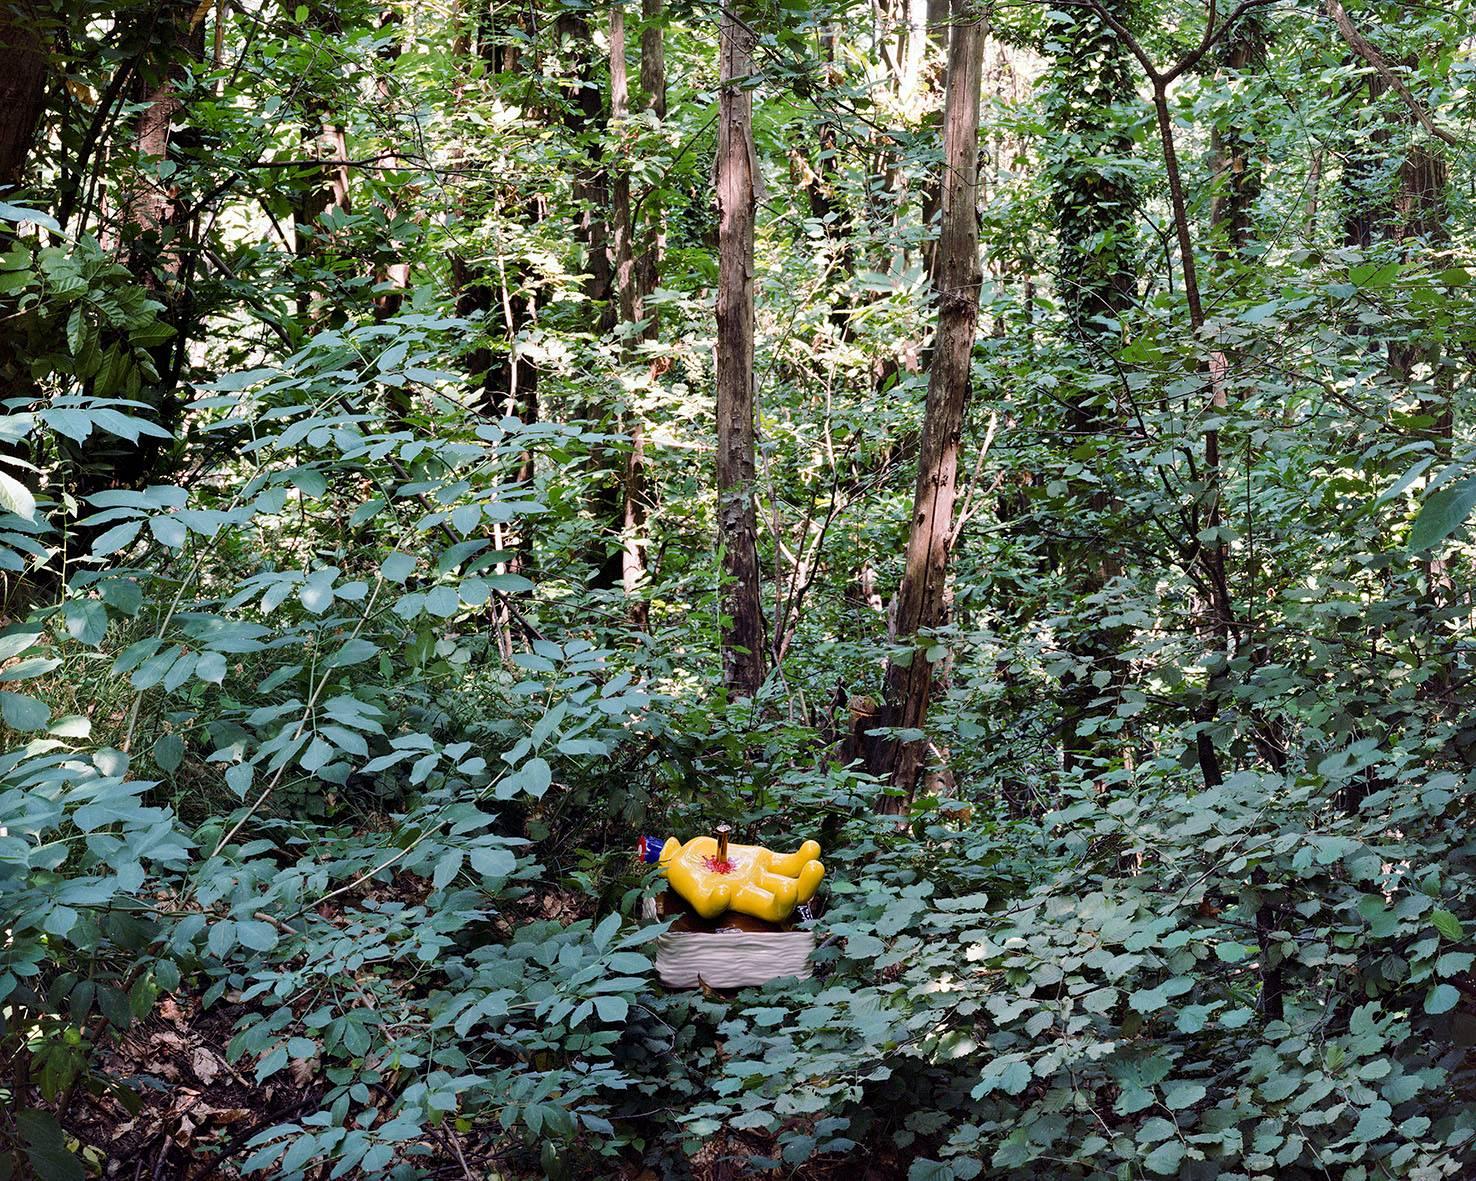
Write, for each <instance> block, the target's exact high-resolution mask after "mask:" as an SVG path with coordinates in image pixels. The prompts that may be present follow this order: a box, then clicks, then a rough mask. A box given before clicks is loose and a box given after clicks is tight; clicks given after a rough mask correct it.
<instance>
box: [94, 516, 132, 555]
mask: <svg viewBox="0 0 1476 1181" xmlns="http://www.w3.org/2000/svg"><path fill="white" fill-rule="evenodd" d="M142 528H143V522H142V521H124V522H123V524H121V525H114V526H113V527H112V528H111V529H109V530H108V531H107V532H106V533H103V534H101V535H100V536H99V537H98V539H97V540H96V541H94V542H93V543H92V556H93V557H94V558H105V557H107V556H108V555H109V554H115V553H117V552H118V551H119V550H120V549H122V548H123V547H124V546H127V545H131V544H132V542H133V539H134V538H135V537H137V536H138V531H139V530H140V529H142Z"/></svg>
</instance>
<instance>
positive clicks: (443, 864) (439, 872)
mask: <svg viewBox="0 0 1476 1181" xmlns="http://www.w3.org/2000/svg"><path fill="white" fill-rule="evenodd" d="M463 860H464V857H463V855H462V852H461V850H460V849H451V850H449V851H448V852H445V853H443V854H441V859H440V860H439V861H438V862H436V871H435V873H434V874H433V875H432V876H431V885H432V886H434V887H435V888H436V889H437V890H443V889H445V888H446V887H447V886H449V885H450V884H451V882H452V881H453V880H454V879H455V877H456V875H457V874H458V873H460V872H461V863H462V861H463Z"/></svg>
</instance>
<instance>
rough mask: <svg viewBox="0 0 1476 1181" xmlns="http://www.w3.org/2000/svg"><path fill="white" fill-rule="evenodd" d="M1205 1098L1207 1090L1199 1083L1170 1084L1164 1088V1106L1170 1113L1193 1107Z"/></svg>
mask: <svg viewBox="0 0 1476 1181" xmlns="http://www.w3.org/2000/svg"><path fill="white" fill-rule="evenodd" d="M1204 1096H1205V1089H1204V1087H1203V1086H1202V1085H1201V1084H1199V1083H1187V1082H1180V1083H1168V1084H1166V1085H1165V1086H1164V1088H1163V1104H1164V1106H1165V1107H1167V1108H1168V1109H1169V1110H1170V1111H1178V1110H1179V1109H1180V1108H1184V1107H1193V1106H1194V1105H1195V1104H1196V1103H1198V1102H1199V1101H1200V1100H1201V1099H1203V1098H1204Z"/></svg>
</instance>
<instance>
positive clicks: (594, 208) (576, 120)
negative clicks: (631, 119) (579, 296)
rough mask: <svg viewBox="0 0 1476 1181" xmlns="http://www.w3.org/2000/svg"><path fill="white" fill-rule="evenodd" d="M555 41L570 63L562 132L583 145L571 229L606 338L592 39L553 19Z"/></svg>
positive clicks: (604, 237) (602, 177)
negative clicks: (556, 33)
mask: <svg viewBox="0 0 1476 1181" xmlns="http://www.w3.org/2000/svg"><path fill="white" fill-rule="evenodd" d="M559 33H560V39H561V41H562V42H563V43H564V45H565V46H567V47H568V48H569V50H570V52H571V53H572V54H573V57H574V70H575V76H574V83H573V85H572V86H571V88H570V89H571V91H572V93H571V94H570V96H569V97H570V99H571V100H572V101H571V102H570V103H569V104H568V105H567V106H566V107H565V109H564V126H565V128H567V130H568V131H569V134H570V136H571V137H572V138H573V139H574V140H575V141H576V147H577V146H578V144H577V141H579V140H583V141H584V145H583V148H584V150H583V153H582V156H581V158H580V162H579V165H578V166H577V168H576V169H575V174H574V185H573V188H574V194H573V195H574V204H575V207H576V209H577V211H578V213H577V217H578V222H577V225H576V229H577V231H578V234H579V239H580V241H581V242H582V243H583V244H584V248H585V254H586V260H585V266H586V268H587V270H588V275H587V277H586V279H585V285H584V294H585V296H586V297H587V298H588V299H589V301H590V303H591V304H592V305H593V306H594V307H595V309H596V310H597V313H598V325H597V327H598V328H599V330H600V331H601V332H609V331H610V329H612V328H614V327H615V321H616V316H617V309H616V307H615V304H614V301H613V300H612V299H611V292H612V291H613V289H614V277H615V276H614V270H613V268H612V266H611V264H610V229H609V226H608V224H607V223H606V221H605V214H606V210H607V209H608V208H609V204H610V178H609V170H608V168H607V167H606V161H605V152H604V148H603V146H602V145H601V139H602V134H601V133H602V132H603V130H604V122H605V120H604V103H603V101H602V100H601V98H600V88H599V84H598V81H597V72H596V68H595V51H594V38H593V36H592V35H591V33H590V28H589V21H588V20H587V19H586V18H585V17H584V16H583V15H582V14H578V13H566V14H565V15H563V16H561V17H560V18H559Z"/></svg>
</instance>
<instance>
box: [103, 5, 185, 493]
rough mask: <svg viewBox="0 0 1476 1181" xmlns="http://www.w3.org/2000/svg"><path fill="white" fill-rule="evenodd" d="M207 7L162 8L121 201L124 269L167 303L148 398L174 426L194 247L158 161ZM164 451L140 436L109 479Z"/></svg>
mask: <svg viewBox="0 0 1476 1181" xmlns="http://www.w3.org/2000/svg"><path fill="white" fill-rule="evenodd" d="M204 15H205V14H204V12H203V10H201V9H199V8H198V6H197V5H196V4H195V3H192V2H191V0H167V2H166V4H165V5H164V7H163V8H162V9H161V11H160V16H159V25H158V30H159V36H158V38H157V40H156V42H155V43H154V46H153V49H152V53H153V59H152V60H151V61H150V62H149V63H148V64H147V66H146V67H145V68H144V69H143V70H142V71H141V72H140V74H139V76H138V79H137V84H138V85H137V91H136V95H135V97H136V99H137V101H139V102H141V103H142V104H143V109H142V110H141V111H140V112H139V115H138V122H137V125H136V133H135V138H136V144H137V148H138V155H139V160H140V164H141V168H140V172H139V174H138V175H137V176H136V177H135V180H134V186H135V187H134V189H133V191H132V192H131V193H130V195H129V198H128V200H127V202H126V204H125V206H124V223H125V226H126V229H125V231H124V234H125V241H126V243H127V259H128V269H129V270H130V271H132V272H133V274H134V275H135V277H136V278H137V279H138V281H139V282H140V283H141V284H142V285H143V286H144V287H145V288H147V289H148V291H149V293H150V294H151V295H152V296H153V297H154V298H155V299H157V300H158V301H159V302H160V303H161V304H163V305H164V311H163V313H162V315H161V317H160V318H161V319H163V320H164V321H165V322H166V323H168V324H170V325H171V326H172V327H173V328H174V329H175V335H174V337H173V338H172V339H170V340H169V341H168V342H166V343H164V344H161V345H159V346H157V347H156V348H154V349H151V350H150V354H151V359H152V361H153V364H154V368H155V369H156V370H157V372H158V381H157V382H155V383H153V385H152V388H151V389H149V390H147V392H146V395H147V397H148V398H149V400H150V401H152V402H153V403H154V405H155V409H156V413H157V416H158V419H159V424H160V425H161V426H163V427H164V428H165V429H166V430H171V431H172V430H173V429H174V428H175V426H176V425H177V421H178V418H179V414H180V406H179V403H178V399H177V398H176V396H175V392H174V391H175V387H176V386H177V385H178V382H179V377H180V373H181V370H182V368H183V365H184V361H185V357H186V348H187V345H188V342H189V327H190V323H189V321H190V315H189V310H188V305H189V299H190V293H189V276H190V274H191V264H192V252H193V249H194V247H193V245H192V243H191V242H190V241H189V234H190V228H189V226H188V225H187V224H186V217H187V214H186V209H185V206H184V203H183V202H182V201H181V199H180V190H179V186H178V185H177V184H175V183H173V182H172V181H171V180H170V179H169V177H168V176H165V175H160V171H159V169H160V166H161V165H162V164H163V163H165V162H166V161H168V160H169V158H170V156H171V155H172V154H177V152H178V148H179V146H180V142H181V141H182V140H183V139H184V136H185V134H186V133H185V132H182V131H180V130H179V129H178V126H177V125H179V124H182V123H183V122H184V118H183V116H184V102H183V99H182V98H181V97H180V94H179V87H180V85H181V83H183V82H184V81H185V79H186V77H187V76H188V72H189V69H190V67H191V66H192V65H193V64H194V63H197V62H199V61H200V59H201V58H202V57H203V56H204V52H205V22H204ZM160 454H161V448H160V444H159V441H158V440H157V439H152V438H148V437H145V438H144V439H141V440H140V441H139V442H138V443H137V444H136V445H135V446H134V447H132V448H131V449H130V450H128V451H127V452H125V453H123V454H122V455H120V456H119V458H118V459H117V461H116V462H115V463H114V465H113V470H112V472H111V476H112V478H113V480H114V481H115V482H116V483H117V484H120V485H123V486H129V487H131V486H135V485H140V484H143V483H146V482H147V481H148V479H149V478H150V477H151V475H152V473H153V472H154V471H155V468H156V465H157V463H158V461H159V457H160Z"/></svg>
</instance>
